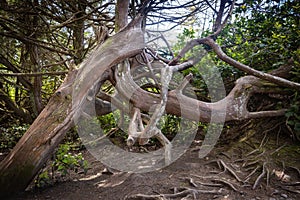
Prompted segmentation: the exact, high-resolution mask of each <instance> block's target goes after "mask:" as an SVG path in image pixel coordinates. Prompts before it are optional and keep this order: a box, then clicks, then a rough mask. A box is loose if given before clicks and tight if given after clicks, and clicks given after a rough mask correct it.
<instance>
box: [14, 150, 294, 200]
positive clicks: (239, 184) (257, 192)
mask: <svg viewBox="0 0 300 200" xmlns="http://www.w3.org/2000/svg"><path fill="white" fill-rule="evenodd" d="M240 147H241V146H239V148H240ZM194 148H195V144H194V145H193V146H192V147H191V148H190V149H189V150H188V151H187V152H186V153H185V154H184V155H183V156H182V157H181V158H179V159H178V160H177V161H176V162H174V163H172V164H171V165H170V166H168V167H166V168H164V169H162V170H159V171H154V172H150V173H142V174H134V173H133V174H129V173H123V172H117V171H113V173H107V172H104V171H103V170H104V169H105V166H103V165H102V164H101V163H100V162H99V161H96V160H95V159H94V158H93V157H92V156H91V155H90V154H89V153H88V152H84V155H85V158H86V159H87V160H88V162H89V163H90V165H91V169H90V170H89V171H88V174H86V175H74V176H71V177H70V178H71V180H69V181H65V182H59V183H56V184H55V185H53V186H51V187H48V188H44V189H42V190H40V191H37V190H30V191H27V192H26V193H24V194H21V195H19V196H18V197H14V198H13V199H16V200H21V199H22V200H29V199H36V200H38V199H53V200H54V199H55V200H57V199H66V200H67V199H70V200H71V199H72V200H73V199H80V200H96V199H97V200H98V199H104V200H106V199H108V200H117V199H118V200H119V199H131V200H132V199H200V200H202V199H203V200H204V199H205V200H206V199H219V200H221V199H224V200H225V199H232V200H236V199H247V200H249V199H250V200H259V199H262V200H265V199H267V200H277V199H282V200H284V199H294V200H296V199H300V186H299V185H300V182H299V181H300V177H299V176H300V174H299V171H298V173H297V169H298V168H288V166H286V168H285V169H286V170H285V171H280V168H278V170H275V169H276V167H274V166H273V165H269V164H268V163H272V162H265V161H264V159H266V158H265V157H268V155H270V154H265V153H266V151H264V152H263V153H264V154H265V155H264V154H262V153H260V152H250V153H249V151H248V153H247V155H248V158H249V159H246V158H245V153H244V152H243V151H244V150H241V149H239V148H231V149H227V150H225V149H224V148H223V147H219V148H215V149H214V151H213V152H212V153H211V154H210V155H208V156H207V157H205V158H204V159H199V158H198V153H197V151H194ZM244 149H247V148H244ZM281 149H283V148H281ZM281 149H279V150H278V151H277V152H280V151H281ZM251 156H252V157H251ZM250 158H257V160H256V161H257V162H256V163H255V159H250ZM298 158H299V157H298ZM294 159H297V158H294ZM250 161H252V162H253V163H252V164H251V163H250ZM269 161H271V160H269ZM295 162H297V163H298V164H299V163H300V158H299V159H298V160H295ZM259 163H261V165H259ZM252 165H253V166H252ZM255 166H256V167H255ZM264 167H265V168H264ZM256 168H257V169H256ZM255 169H256V170H255ZM271 170H272V171H271ZM280 173H281V174H280ZM253 188H255V189H253ZM163 194H164V195H165V196H164V197H165V198H163Z"/></svg>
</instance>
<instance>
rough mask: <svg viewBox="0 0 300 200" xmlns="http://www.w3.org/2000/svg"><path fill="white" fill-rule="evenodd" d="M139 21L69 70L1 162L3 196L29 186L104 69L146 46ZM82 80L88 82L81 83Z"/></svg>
mask: <svg viewBox="0 0 300 200" xmlns="http://www.w3.org/2000/svg"><path fill="white" fill-rule="evenodd" d="M140 23H141V18H137V19H136V20H134V21H133V22H132V23H130V24H129V25H128V26H127V28H125V29H123V30H122V31H120V32H119V33H117V34H116V35H114V36H112V37H111V38H109V39H107V40H106V41H105V42H104V43H103V44H102V45H100V46H99V47H98V48H97V49H96V50H95V52H94V53H93V54H92V55H91V56H90V57H89V59H88V60H87V61H86V62H84V63H83V64H82V65H81V67H80V68H79V69H78V70H76V69H74V70H73V71H71V72H70V73H69V75H68V76H67V78H66V80H65V81H64V83H63V84H62V85H61V87H60V88H59V89H58V90H57V91H56V93H55V94H54V95H53V97H52V98H51V99H50V101H49V103H48V105H47V106H46V107H45V108H44V110H43V111H42V112H41V113H40V115H39V116H38V117H37V119H36V120H35V121H34V123H33V124H32V125H31V126H30V128H29V129H28V130H27V132H26V133H25V134H24V136H23V137H22V138H21V139H20V141H19V142H18V143H17V145H16V146H15V147H14V149H13V150H12V151H11V152H10V153H9V155H7V156H6V157H5V159H4V160H3V161H2V162H1V163H0V196H8V195H11V194H13V193H15V192H20V191H23V190H24V189H25V188H26V187H27V185H28V184H29V183H30V182H31V181H32V179H33V178H34V177H35V175H36V173H37V172H38V171H39V170H40V169H41V168H42V166H43V164H44V163H45V162H46V160H47V159H48V158H49V157H50V156H51V155H52V153H53V151H54V149H55V148H56V147H57V146H58V144H59V143H60V142H61V141H62V139H63V138H64V136H65V134H66V132H67V131H68V130H69V129H70V128H71V127H72V126H73V123H74V122H73V120H74V116H75V115H76V112H78V110H80V106H81V102H82V99H85V98H86V97H87V96H88V93H89V91H90V90H93V89H95V88H97V87H98V85H99V83H100V82H101V80H102V77H103V74H104V72H105V70H107V69H109V68H110V67H112V66H113V65H115V64H117V63H119V62H121V61H122V60H123V59H125V58H127V57H130V56H133V55H135V54H137V53H138V52H140V51H141V50H142V49H143V48H144V39H143V32H142V30H141V28H140ZM76 81H78V82H79V83H78V82H77V83H75V82H76ZM82 82H84V83H85V84H84V85H80V83H82ZM74 84H75V86H79V87H77V88H76V89H77V91H76V94H77V96H75V97H74V96H72V91H73V86H74ZM72 102H73V103H72Z"/></svg>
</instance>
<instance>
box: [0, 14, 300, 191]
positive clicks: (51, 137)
mask: <svg viewBox="0 0 300 200" xmlns="http://www.w3.org/2000/svg"><path fill="white" fill-rule="evenodd" d="M228 15H230V14H228ZM142 21H143V16H140V15H139V16H137V17H136V18H135V19H134V20H133V21H132V22H131V23H129V24H128V25H127V26H126V27H125V28H124V29H122V30H120V31H119V32H118V33H117V34H115V35H114V36H112V37H110V38H108V39H107V40H106V41H105V42H104V43H103V44H101V45H99V46H98V47H97V48H96V49H95V50H94V52H93V53H92V54H91V55H90V56H89V58H88V59H86V61H85V62H84V63H82V64H81V65H80V67H79V68H78V69H76V68H72V69H71V70H70V72H69V74H68V76H67V78H66V79H65V81H64V83H63V84H62V85H61V87H60V88H59V89H58V90H57V91H56V92H55V93H54V95H53V96H52V98H51V99H50V101H49V103H48V104H47V106H46V107H45V108H44V109H43V111H42V112H41V113H40V115H39V116H38V118H37V119H36V120H35V121H34V123H33V124H32V125H31V126H30V128H29V129H28V130H27V132H26V133H25V134H24V136H23V137H22V138H21V140H20V141H19V142H18V144H17V145H16V146H15V147H14V149H13V150H12V151H11V152H10V153H9V154H8V155H7V156H6V158H5V159H4V160H3V161H2V162H1V163H0V177H1V180H0V194H1V196H7V195H11V194H12V193H15V192H19V191H23V190H24V189H25V188H26V187H27V185H28V184H29V183H30V182H31V181H32V179H33V178H34V176H35V175H36V173H37V172H38V171H39V170H40V169H41V168H42V166H43V164H44V163H45V162H46V160H47V159H49V157H50V156H51V154H52V153H53V152H54V150H55V148H56V147H57V145H58V144H59V143H60V142H61V141H62V139H63V138H64V136H65V134H66V132H67V131H68V130H69V129H70V128H71V127H72V126H74V120H75V119H76V118H77V117H78V115H81V114H84V113H82V110H83V106H84V105H85V103H86V101H92V100H95V98H96V95H97V94H98V92H99V89H100V87H101V85H102V84H103V83H104V82H105V81H106V80H110V81H111V82H112V84H114V85H115V86H116V89H117V91H118V94H120V96H122V98H124V99H125V100H126V101H130V103H131V104H132V105H133V108H134V109H132V110H127V111H126V112H128V113H138V112H139V113H140V112H141V111H145V112H148V111H149V109H150V108H151V107H152V106H153V105H157V104H158V102H160V103H159V104H160V106H157V107H156V111H157V115H154V116H152V118H151V119H150V121H149V122H148V124H147V125H146V127H145V129H143V128H142V129H141V130H138V129H135V128H132V127H134V126H138V123H141V122H140V120H137V117H136V115H132V120H131V126H132V127H131V129H130V130H131V131H132V132H131V133H129V138H128V144H129V145H132V144H133V143H134V142H135V141H136V139H143V138H144V136H143V135H144V134H145V132H147V131H151V130H153V127H154V126H155V121H157V120H158V119H159V118H160V117H161V115H162V112H163V111H164V109H163V108H165V110H166V113H169V114H173V115H177V116H182V117H185V118H188V119H191V120H195V121H203V122H210V121H211V118H212V112H214V114H215V113H216V116H214V122H222V121H223V120H224V119H225V121H231V120H244V119H251V118H259V117H276V116H282V115H284V113H285V109H280V110H268V111H259V112H249V111H248V109H247V104H248V101H249V99H250V97H251V96H252V95H253V94H255V93H276V92H279V93H280V92H281V90H280V88H279V87H280V86H282V87H290V88H292V89H296V90H299V89H300V84H299V83H295V82H291V81H289V80H287V79H285V78H284V77H283V76H282V75H281V74H280V76H282V77H279V76H276V75H277V74H267V73H262V72H259V71H256V70H252V69H251V68H250V67H248V66H245V65H243V64H241V63H239V62H237V61H235V60H233V59H231V58H229V57H228V56H226V54H225V53H224V52H223V51H222V50H221V48H220V47H219V46H218V45H217V44H216V43H215V41H214V40H213V38H215V37H216V36H217V35H218V34H219V32H220V31H221V29H222V27H223V25H224V24H225V22H224V23H223V24H221V23H220V27H219V28H220V29H217V31H216V32H215V33H214V34H213V35H210V36H208V37H206V38H203V39H197V40H192V41H191V42H190V43H188V44H187V46H186V47H185V48H184V49H183V50H182V52H181V53H180V54H179V56H178V57H177V58H175V59H173V60H172V61H169V62H165V63H164V64H163V65H162V66H163V67H161V65H158V66H156V67H158V68H159V70H164V69H165V68H170V71H169V72H167V74H168V73H169V74H168V75H171V72H175V71H178V70H180V69H182V68H187V67H190V66H193V65H195V64H196V63H197V62H198V61H199V60H197V59H196V60H195V59H191V60H189V61H186V62H184V63H179V58H180V57H182V56H183V55H184V54H185V53H186V52H187V51H188V50H189V49H191V48H193V47H194V46H196V45H202V44H206V45H209V46H210V47H211V48H212V49H213V50H214V51H215V52H216V54H217V55H218V56H219V58H220V59H222V60H224V61H225V62H227V63H229V64H231V65H232V66H234V67H237V68H239V69H240V70H243V71H245V72H247V73H248V74H250V75H252V76H245V77H242V78H240V79H238V80H237V81H236V85H235V87H234V88H233V89H232V91H231V92H230V93H229V94H228V95H227V96H226V97H225V98H224V99H221V100H219V101H217V102H203V101H200V100H197V99H193V98H190V97H188V96H186V95H184V94H183V92H182V91H183V90H184V88H185V86H186V85H187V83H188V82H189V80H190V79H191V76H188V77H186V78H185V79H184V80H183V82H182V84H181V85H180V86H179V87H178V88H176V89H175V90H171V91H168V90H167V86H168V81H166V85H163V84H162V88H163V87H165V89H164V90H161V91H162V92H161V94H153V93H150V92H147V91H145V90H143V89H142V88H140V87H139V86H138V85H137V84H136V83H135V82H134V80H133V78H132V76H131V74H130V68H134V67H136V66H134V65H132V64H130V62H128V61H127V62H126V60H127V59H130V58H132V57H134V56H136V55H139V54H141V53H142V50H143V49H145V48H146V44H145V41H144V30H143V27H142ZM225 21H226V20H225ZM154 59H155V58H154ZM160 62H163V61H160ZM120 63H125V64H124V67H123V68H122V69H120V70H119V69H116V68H115V66H116V65H118V64H120ZM153 67H155V66H154V64H153ZM118 70H119V71H118ZM285 70H286V72H285V73H284V74H287V73H288V70H289V69H288V68H287V69H285ZM118 73H121V74H122V76H121V78H118ZM163 78H164V77H163ZM270 82H271V83H270ZM74 91H75V92H74ZM128 93H129V94H133V95H131V96H127V94H128ZM74 94H76V95H74ZM90 98H92V100H90ZM103 99H104V100H108V101H109V100H111V98H110V97H108V96H106V97H103ZM178 99H181V102H179V100H178ZM95 101H97V100H95ZM182 102H184V106H183V107H182V109H184V111H183V112H182V109H181V108H180V104H182ZM97 105H99V108H96V111H98V114H99V115H101V114H103V113H106V112H109V110H105V109H104V108H103V107H101V106H103V104H101V103H99V104H97V103H96V106H97ZM195 107H196V108H198V110H196V111H195V109H194V108H195ZM120 109H121V108H120ZM224 110H225V113H224ZM136 111H137V112H136ZM218 111H220V112H219V114H218ZM145 130H146V131H145ZM155 131H158V130H156V129H155ZM150 135H151V134H150ZM153 135H154V136H155V135H157V133H155V134H153ZM132 138H133V139H132ZM159 139H161V140H162V143H163V144H165V145H166V144H168V141H167V140H166V139H165V138H164V137H163V136H162V135H159ZM141 143H143V142H141Z"/></svg>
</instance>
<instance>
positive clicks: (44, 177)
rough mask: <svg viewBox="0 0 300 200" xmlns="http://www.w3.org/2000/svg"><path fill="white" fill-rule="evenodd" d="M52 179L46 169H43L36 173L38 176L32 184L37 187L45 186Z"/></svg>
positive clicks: (49, 183)
mask: <svg viewBox="0 0 300 200" xmlns="http://www.w3.org/2000/svg"><path fill="white" fill-rule="evenodd" d="M51 183H52V180H51V178H50V177H49V173H48V171H46V170H45V171H43V172H42V173H40V174H39V175H38V177H37V178H36V179H35V180H34V185H35V187H37V188H43V187H46V186H48V185H51Z"/></svg>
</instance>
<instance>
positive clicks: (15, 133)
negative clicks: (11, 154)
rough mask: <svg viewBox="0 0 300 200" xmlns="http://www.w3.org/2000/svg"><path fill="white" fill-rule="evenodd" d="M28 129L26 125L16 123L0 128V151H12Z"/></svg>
mask: <svg viewBox="0 0 300 200" xmlns="http://www.w3.org/2000/svg"><path fill="white" fill-rule="evenodd" d="M28 128H29V125H28V124H20V123H16V124H13V125H11V126H10V127H8V128H5V127H0V151H3V150H7V149H12V148H13V147H14V146H15V145H16V144H17V142H18V141H19V139H20V138H21V137H22V136H23V135H24V133H25V132H26V130H27V129H28Z"/></svg>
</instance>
